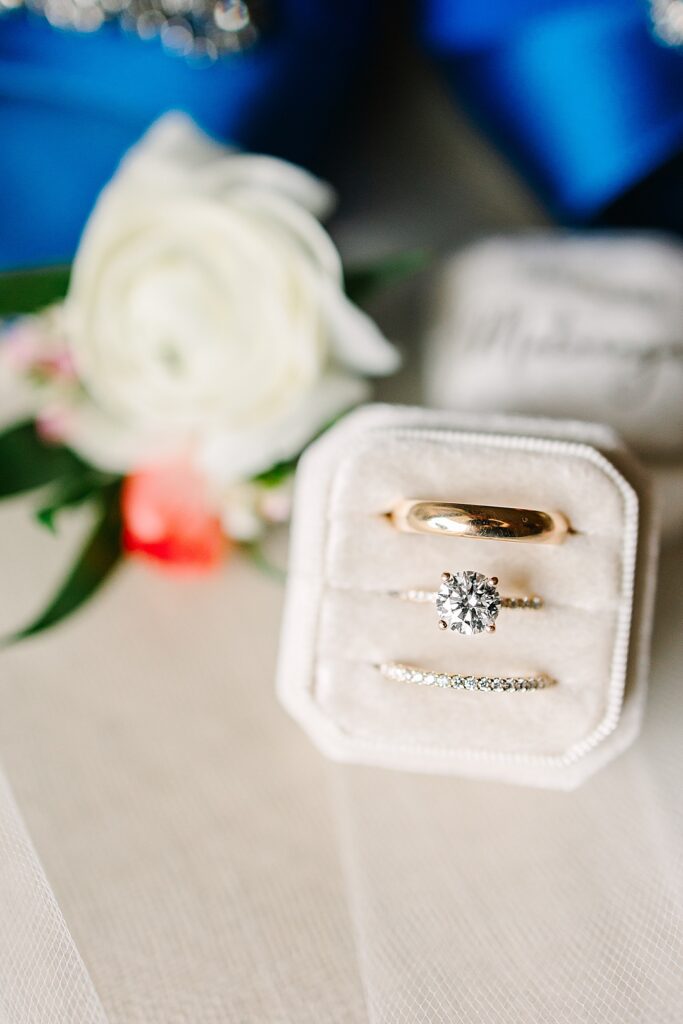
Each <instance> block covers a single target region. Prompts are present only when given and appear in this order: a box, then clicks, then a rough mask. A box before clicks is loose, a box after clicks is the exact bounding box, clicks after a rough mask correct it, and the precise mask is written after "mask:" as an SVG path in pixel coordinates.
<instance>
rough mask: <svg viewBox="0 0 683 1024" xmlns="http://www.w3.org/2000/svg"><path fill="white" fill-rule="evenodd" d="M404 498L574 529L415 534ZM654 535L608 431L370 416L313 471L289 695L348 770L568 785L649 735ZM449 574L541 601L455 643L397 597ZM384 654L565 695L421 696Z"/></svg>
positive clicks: (334, 443) (412, 413)
mask: <svg viewBox="0 0 683 1024" xmlns="http://www.w3.org/2000/svg"><path fill="white" fill-rule="evenodd" d="M406 497H409V498H417V497H424V498H430V499H437V498H438V499H442V500H449V499H450V500H454V501H460V502H467V503H471V504H485V505H503V506H518V507H527V508H540V509H544V510H546V511H552V510H556V509H557V510H559V511H562V512H564V513H565V515H567V516H568V518H569V520H570V523H571V526H572V530H573V532H572V533H571V534H570V536H569V537H567V539H566V540H565V542H564V543H563V544H559V545H547V544H538V543H510V542H499V541H491V540H479V539H474V540H472V539H462V538H453V537H441V536H428V535H424V534H404V533H401V532H399V531H398V530H396V529H395V527H393V526H392V524H391V523H390V521H389V519H388V518H387V516H386V513H387V512H388V511H389V509H390V508H391V507H392V505H393V504H394V503H395V502H396V501H398V500H400V499H401V498H406ZM657 534H658V531H657V528H656V515H655V510H654V509H653V503H652V498H651V488H650V483H649V477H648V475H647V474H646V472H645V470H644V469H643V468H642V466H641V465H640V464H639V463H638V462H637V460H636V459H635V458H634V457H633V456H632V454H631V453H630V452H629V451H628V450H627V449H626V447H625V446H624V445H623V443H622V442H621V441H620V439H619V438H618V436H617V435H616V434H615V433H614V432H613V431H612V430H611V429H610V428H607V427H604V426H601V425H598V424H585V423H579V422H571V421H555V420H548V419H533V418H526V417H524V418H521V417H514V416H507V415H505V416H503V415H500V416H498V415H496V416H491V415H487V416H485V417H481V416H476V415H470V414H456V413H447V412H436V411H432V410H425V409H420V408H411V407H401V406H382V405H375V406H366V407H365V408H363V409H360V410H357V411H355V412H353V413H351V414H350V415H348V416H347V417H346V418H345V419H344V420H342V421H341V422H340V423H338V424H337V425H336V426H334V427H333V428H332V429H331V430H329V431H328V432H327V433H326V434H325V435H323V437H322V438H320V439H319V440H318V441H317V442H316V443H315V444H314V445H312V446H311V447H310V448H309V450H308V451H307V452H306V454H305V455H304V457H303V458H302V461H301V464H300V467H299V471H298V474H297V484H296V493H295V501H294V516H293V523H292V539H291V548H290V567H289V577H288V587H287V595H286V601H285V613H284V619H283V627H282V636H281V643H280V656H279V667H278V678H277V690H278V695H279V699H280V701H281V703H282V704H283V705H284V707H285V708H286V709H287V710H288V711H289V713H290V714H291V715H292V717H293V718H295V719H296V720H297V721H298V722H299V723H300V724H301V726H302V727H303V728H304V730H305V731H306V732H307V733H308V735H309V737H310V738H311V740H312V741H313V742H314V743H315V745H316V746H317V747H318V748H319V749H320V750H321V751H322V752H323V753H324V754H325V755H327V756H328V757H330V758H332V759H333V760H336V761H340V762H348V763H357V764H366V765H375V766H379V767H383V768H389V769H396V770H406V771H416V772H430V773H438V774H451V775H459V776H465V777H470V778H479V779H494V780H500V781H506V782H512V783H517V784H522V785H533V786H541V787H547V788H555V789H572V788H574V787H575V786H577V785H578V784H580V783H581V782H583V781H584V780H585V779H587V778H588V777H589V776H590V775H592V774H593V773H594V772H595V771H597V770H598V769H599V768H600V767H602V766H603V765H605V764H607V763H608V762H609V761H611V760H612V759H613V758H614V757H616V756H617V755H618V754H619V753H621V752H622V751H623V750H625V749H626V748H627V747H628V746H629V745H630V744H631V743H632V742H633V741H634V739H635V738H636V736H637V735H638V732H639V729H640V724H641V719H642V714H643V708H644V702H645V694H646V687H647V675H648V667H649V648H650V631H651V623H652V614H653V600H654V590H655V582H656V560H657V546H658V544H657V539H658V538H657ZM453 568H466V569H476V570H478V571H484V572H487V573H489V574H494V573H495V575H497V576H499V577H500V580H501V590H503V589H507V590H508V592H533V593H540V594H541V595H542V596H543V598H544V607H543V609H541V610H540V611H536V612H524V611H510V610H508V611H506V612H504V613H503V614H501V616H500V617H499V619H498V623H497V629H496V632H495V634H492V635H485V636H481V637H456V636H451V635H450V634H448V635H446V636H444V635H443V634H441V633H440V632H439V631H438V629H437V628H436V626H437V623H436V622H435V621H434V610H433V609H431V608H428V607H418V606H412V605H410V604H409V603H408V602H401V601H397V600H396V598H395V596H392V593H395V591H397V590H402V589H410V588H411V587H416V588H423V587H424V588H427V589H433V588H434V586H433V585H434V580H435V579H437V578H438V574H439V573H440V571H443V570H444V569H453ZM383 661H402V662H408V663H411V664H418V665H424V666H425V667H426V668H428V669H430V670H432V671H451V672H467V673H472V674H486V675H494V674H497V675H509V674H524V673H525V672H534V671H535V672H544V673H546V674H548V675H551V676H552V677H553V678H555V679H556V680H557V685H556V686H554V687H550V688H548V689H547V690H544V691H538V692H530V693H484V692H478V691H475V692H466V691H454V690H448V689H441V688H438V687H423V686H416V685H414V684H409V683H402V682H397V681H395V680H389V679H386V678H384V677H383V676H382V675H381V674H380V672H379V671H378V665H379V664H381V663H382V662H383Z"/></svg>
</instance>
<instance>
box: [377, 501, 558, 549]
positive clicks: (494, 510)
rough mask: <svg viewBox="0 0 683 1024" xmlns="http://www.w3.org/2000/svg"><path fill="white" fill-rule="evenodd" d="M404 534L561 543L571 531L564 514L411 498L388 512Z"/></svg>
mask: <svg viewBox="0 0 683 1024" xmlns="http://www.w3.org/2000/svg"><path fill="white" fill-rule="evenodd" d="M388 515H389V519H390V520H391V521H392V523H393V524H394V526H395V527H396V528H397V529H398V530H401V531H402V532H404V533H434V534H441V535H442V536H445V537H469V538H479V539H481V540H507V541H518V542H534V543H536V544H559V543H560V542H561V541H563V540H564V538H565V537H566V535H567V533H568V532H569V523H568V521H567V519H566V517H565V516H563V515H562V513H561V512H540V511H537V510H535V509H530V508H505V507H498V506H495V505H462V504H460V503H459V502H453V501H427V500H422V499H415V498H410V499H406V500H403V501H400V502H399V503H398V504H397V505H396V506H395V507H394V508H393V509H392V510H391V512H389V513H388Z"/></svg>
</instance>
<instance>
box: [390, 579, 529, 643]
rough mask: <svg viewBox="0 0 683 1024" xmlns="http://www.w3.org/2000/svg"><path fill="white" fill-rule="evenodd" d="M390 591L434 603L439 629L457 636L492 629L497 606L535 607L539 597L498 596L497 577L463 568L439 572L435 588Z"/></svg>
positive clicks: (403, 599)
mask: <svg viewBox="0 0 683 1024" xmlns="http://www.w3.org/2000/svg"><path fill="white" fill-rule="evenodd" d="M390 593H391V595H392V596H393V597H398V598H400V599H401V600H402V601H414V602H416V603H418V604H434V605H435V606H436V612H437V616H438V625H439V629H443V630H447V629H451V630H453V632H455V633H459V634H460V635H461V636H476V635H477V634H478V633H493V632H494V630H495V628H496V619H497V618H498V614H499V612H500V610H501V608H521V609H532V610H534V611H535V610H537V609H539V608H542V607H543V599H542V598H540V597H538V596H537V595H535V594H533V595H531V596H529V597H501V595H500V592H499V591H498V577H497V576H485V575H484V574H483V573H481V572H471V571H470V570H467V569H462V570H459V571H458V572H444V573H442V574H441V586H440V587H439V589H438V590H392V591H391V592H390Z"/></svg>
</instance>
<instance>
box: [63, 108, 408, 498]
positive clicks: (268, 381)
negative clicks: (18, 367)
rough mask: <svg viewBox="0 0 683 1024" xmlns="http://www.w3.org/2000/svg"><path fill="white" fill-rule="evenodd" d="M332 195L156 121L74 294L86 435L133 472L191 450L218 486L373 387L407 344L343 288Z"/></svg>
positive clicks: (101, 214)
mask: <svg viewBox="0 0 683 1024" xmlns="http://www.w3.org/2000/svg"><path fill="white" fill-rule="evenodd" d="M331 198H332V193H331V191H330V190H329V189H328V188H327V186H325V185H324V184H322V183H321V182H318V181H317V180H316V179H315V178H313V177H312V176H311V175H309V174H308V173H307V172H305V171H301V170H300V169H299V168H296V167H293V166H291V165H289V164H286V163H284V162H282V161H278V160H274V159H271V158H269V157H253V156H245V155H241V154H237V153H234V152H232V151H230V150H227V149H226V148H225V147H223V146H220V145H219V144H218V143H216V142H214V141H212V140H210V139H209V138H208V137H206V136H204V135H203V134H202V133H201V132H199V131H198V129H197V128H196V127H195V126H194V125H193V123H192V122H191V121H190V120H189V119H188V118H186V117H184V116H182V115H171V116H168V117H166V118H164V119H162V121H161V122H160V123H159V124H157V125H156V126H155V127H153V128H152V129H151V130H150V132H149V133H148V135H147V136H146V137H145V138H144V139H143V140H142V142H140V143H139V144H138V145H137V146H136V147H134V149H133V150H132V151H131V152H130V154H129V155H128V157H127V158H126V159H125V160H124V161H123V162H122V165H121V168H120V170H119V172H118V173H117V175H116V176H115V177H114V179H113V180H112V182H111V183H110V184H109V186H108V187H107V188H106V189H105V190H104V192H103V193H102V195H101V197H100V199H99V201H98V203H97V205H96V207H95V209H94V211H93V213H92V215H91V218H90V220H89V222H88V224H87V226H86V229H85V232H84V235H83V239H82V241H81V245H80V247H79V250H78V253H77V256H76V259H75V261H74V265H73V271H72V277H71V285H70V289H69V294H68V296H67V298H66V300H65V307H64V312H65V327H66V334H67V337H68V341H69V345H70V348H71V353H72V356H73V360H74V363H75V365H76V369H77V372H78V376H79V378H80V380H81V382H82V384H83V386H84V389H85V397H84V398H82V399H81V402H80V407H79V409H78V410H77V414H76V415H75V416H72V417H71V420H70V422H71V423H72V424H73V437H72V438H71V443H72V445H73V447H75V448H76V449H77V450H79V451H81V452H82V454H83V455H84V456H85V457H86V458H88V459H90V460H91V461H93V462H94V463H95V464H97V465H101V466H103V467H105V468H107V469H116V470H118V471H121V472H125V471H126V470H127V469H130V468H134V467H136V466H137V465H140V464H141V463H143V462H146V461H150V460H153V459H154V458H156V457H158V456H165V455H166V454H168V452H169V451H173V450H177V448H178V447H182V448H183V449H188V450H189V449H192V450H195V451H196V452H197V453H198V458H199V459H200V460H201V463H202V465H203V466H204V467H205V468H206V470H207V472H209V473H210V474H211V475H212V477H213V478H215V480H216V481H219V482H220V483H221V484H225V483H227V482H234V481H240V480H244V479H246V478H248V477H249V476H251V475H253V474H255V473H258V472H261V471H263V470H266V469H268V468H269V467H270V466H272V465H273V464H274V463H276V462H278V461H280V460H282V459H289V458H291V457H292V456H294V455H296V454H298V452H299V451H300V450H301V449H302V448H303V447H304V446H305V444H306V443H307V442H308V441H309V440H310V439H311V437H312V436H313V435H314V434H315V433H316V432H317V431H319V430H320V429H321V428H322V427H323V426H324V425H325V424H326V423H327V422H328V421H329V420H330V419H332V418H333V417H335V416H336V415H338V414H339V413H340V412H341V411H343V410H345V409H347V408H349V407H350V406H352V405H354V404H355V403H357V402H358V401H360V400H362V399H363V398H364V397H365V396H366V394H367V385H366V384H365V382H364V381H363V380H361V379H360V378H359V376H357V374H383V373H389V372H391V371H392V370H394V369H395V368H396V366H397V362H398V357H397V355H396V352H395V350H394V349H393V348H392V346H391V345H389V343H388V342H387V341H386V339H384V338H383V336H382V335H381V333H380V332H379V330H378V328H377V327H376V325H375V324H374V323H373V322H372V321H371V320H370V319H369V318H368V317H366V316H365V314H363V313H361V311H360V310H358V309H356V308H355V307H354V306H352V305H351V303H350V302H349V301H348V299H347V298H346V297H345V295H344V293H343V290H342V271H341V262H340V259H339V254H338V253H337V250H336V248H335V247H334V245H333V243H332V241H331V239H330V238H329V236H328V235H327V233H326V232H325V231H324V229H323V228H322V227H321V225H320V224H319V222H318V220H317V219H316V217H315V216H314V213H315V214H320V213H321V212H322V211H323V210H324V209H327V208H328V207H329V205H330V202H331Z"/></svg>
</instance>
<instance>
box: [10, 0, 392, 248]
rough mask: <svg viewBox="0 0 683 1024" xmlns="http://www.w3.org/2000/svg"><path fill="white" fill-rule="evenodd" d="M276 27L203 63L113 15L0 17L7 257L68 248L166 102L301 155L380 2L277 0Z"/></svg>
mask: <svg viewBox="0 0 683 1024" xmlns="http://www.w3.org/2000/svg"><path fill="white" fill-rule="evenodd" d="M273 7H274V8H275V10H276V18H275V23H274V25H273V29H272V31H271V32H269V33H266V34H265V35H264V37H263V39H262V40H261V41H260V42H259V43H258V44H257V45H256V46H255V47H254V48H253V49H252V50H250V51H248V52H247V53H245V54H238V55H235V56H229V57H226V58H224V59H222V60H220V61H218V62H216V63H215V64H214V65H212V66H210V67H207V68H196V67H192V66H190V65H188V64H187V63H186V62H185V61H184V60H183V59H181V58H178V57H174V56H170V55H168V54H166V53H164V51H163V50H162V48H161V46H160V44H159V42H158V41H157V40H151V41H149V42H143V41H141V40H139V39H137V38H135V37H133V36H130V35H127V34H125V33H123V32H122V31H121V30H120V29H119V28H118V26H116V25H106V26H104V27H103V28H102V29H100V30H99V31H98V32H97V33H95V34H94V35H87V36H86V35H79V34H78V33H76V32H69V31H59V30H55V29H54V28H52V27H51V26H50V25H49V24H48V23H47V22H46V21H45V20H44V19H42V18H40V17H38V16H35V15H27V14H24V13H17V14H13V15H9V16H6V17H4V18H2V19H0V267H16V266H26V265H31V264H41V263H50V262H61V261H64V260H67V259H69V257H70V256H71V255H72V253H73V252H74V249H75V247H76V244H77V241H78V237H79V234H80V231H81V228H82V225H83V223H84V221H85V219H86V217H87V215H88V212H89V211H90V209H91V208H92V204H93V202H94V200H95V198H96V195H97V193H98V191H99V189H100V188H101V187H102V185H103V184H104V183H105V182H106V180H107V179H108V178H109V177H110V176H111V174H112V172H113V171H114V169H115V167H116V164H117V162H118V160H119V158H120V156H121V155H122V153H123V152H124V151H125V149H126V148H127V147H128V146H129V145H131V143H133V142H134V141H135V140H136V139H137V138H138V137H139V136H140V135H141V134H142V133H143V132H144V130H145V129H146V128H147V127H148V125H149V124H150V123H151V122H152V121H153V120H154V119H155V118H156V117H157V116H159V115H160V114H161V113H163V112H164V111H166V110H169V109H174V108H175V109H181V110H185V111H187V112H188V113H190V114H191V115H192V116H193V117H194V118H195V119H196V120H197V121H198V123H199V124H200V125H201V126H202V127H204V128H205V129H206V130H207V131H209V132H211V133H212V134H214V135H216V136H218V137H221V138H224V139H228V140H231V141H234V142H236V143H238V144H240V145H243V146H245V147H247V148H253V149H255V150H259V151H264V152H272V153H276V154H279V155H283V156H287V157H289V158H291V159H294V160H297V161H301V162H306V161H307V160H308V158H309V157H310V156H311V154H312V153H313V152H314V150H315V148H316V143H317V142H318V140H319V136H320V135H321V133H322V132H324V131H325V129H326V126H327V124H328V122H329V121H330V120H331V119H333V117H334V114H335V113H336V108H337V106H338V104H339V103H340V102H341V101H342V99H343V96H344V92H345V89H346V88H347V86H348V85H349V82H350V80H351V79H352V77H353V75H354V72H355V71H356V70H357V68H358V64H359V61H360V54H361V53H362V51H363V48H364V47H367V46H368V45H369V43H370V41H371V37H372V28H373V25H374V7H375V4H374V3H373V0H278V2H277V3H275V2H274V3H273Z"/></svg>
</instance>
